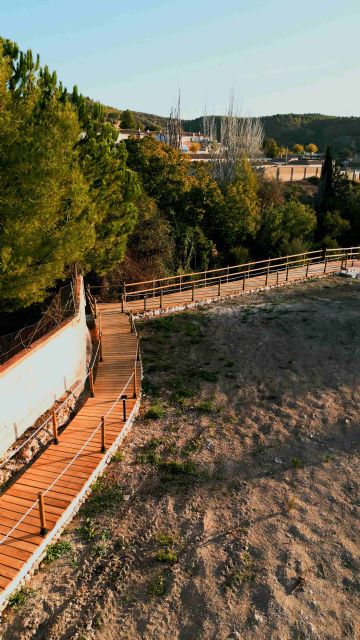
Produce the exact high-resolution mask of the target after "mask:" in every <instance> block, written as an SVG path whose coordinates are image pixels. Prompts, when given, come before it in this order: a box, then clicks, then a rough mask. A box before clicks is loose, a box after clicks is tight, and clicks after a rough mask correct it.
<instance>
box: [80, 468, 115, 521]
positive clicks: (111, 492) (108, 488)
mask: <svg viewBox="0 0 360 640" xmlns="http://www.w3.org/2000/svg"><path fill="white" fill-rule="evenodd" d="M122 500H123V489H122V486H121V485H119V484H116V483H112V482H110V480H109V479H108V478H107V477H106V476H103V477H101V478H99V479H98V480H96V481H95V482H94V484H93V485H92V494H91V496H90V498H89V499H88V500H87V502H86V503H85V505H84V507H83V511H84V514H85V515H87V516H90V515H91V516H94V515H97V514H99V513H102V512H104V511H108V510H109V509H113V508H114V507H115V506H116V504H119V503H120V502H122Z"/></svg>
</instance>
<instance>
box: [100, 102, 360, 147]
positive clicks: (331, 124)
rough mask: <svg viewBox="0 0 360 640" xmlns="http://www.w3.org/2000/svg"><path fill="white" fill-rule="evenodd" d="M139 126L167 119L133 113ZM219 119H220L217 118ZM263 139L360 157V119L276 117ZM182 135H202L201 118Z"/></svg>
mask: <svg viewBox="0 0 360 640" xmlns="http://www.w3.org/2000/svg"><path fill="white" fill-rule="evenodd" d="M107 109H108V113H109V114H111V115H110V118H114V117H116V119H120V117H121V111H120V110H119V109H114V108H112V107H107ZM134 115H135V116H136V118H137V120H138V122H139V126H143V127H149V128H150V129H156V128H160V129H161V128H164V127H165V125H166V118H165V117H163V116H157V115H154V114H151V113H142V112H134ZM216 117H219V116H216ZM261 120H262V122H263V125H264V130H265V137H266V138H275V140H276V141H277V142H278V144H279V145H284V146H287V147H290V148H291V147H293V145H294V144H296V143H300V144H308V143H309V142H314V143H315V144H316V145H317V146H318V147H319V149H320V151H322V150H323V149H324V147H325V146H326V145H327V144H330V145H331V146H332V147H333V149H334V151H335V152H336V151H341V150H343V149H352V150H353V151H356V152H358V153H360V117H355V116H354V117H349V118H345V117H340V116H326V115H322V114H320V113H307V114H296V113H287V114H277V115H273V116H264V117H262V118H261ZM183 127H184V130H185V131H194V132H197V131H202V130H203V117H202V116H200V117H198V118H194V119H192V120H183Z"/></svg>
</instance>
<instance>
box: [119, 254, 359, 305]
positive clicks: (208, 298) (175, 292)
mask: <svg viewBox="0 0 360 640" xmlns="http://www.w3.org/2000/svg"><path fill="white" fill-rule="evenodd" d="M285 260H286V258H285ZM296 262H297V263H298V262H299V260H297V261H296ZM301 262H302V261H301ZM359 265H360V261H359V260H355V259H352V260H351V263H349V266H351V267H359ZM343 266H344V260H342V259H340V260H339V259H329V260H325V261H324V260H321V261H318V262H313V263H310V264H306V262H305V261H303V264H301V265H299V264H295V266H293V265H291V264H290V263H289V266H287V265H286V263H284V264H282V265H281V268H279V269H273V270H272V271H271V270H270V269H267V267H266V265H265V266H262V267H261V268H255V269H253V270H250V271H249V272H247V271H246V270H244V271H243V272H241V273H237V274H235V275H232V273H231V272H230V274H227V273H222V274H220V275H216V276H214V277H209V278H208V279H207V280H206V279H204V278H202V279H200V280H196V279H194V280H192V281H191V280H190V281H187V282H184V283H183V284H182V285H179V284H178V283H175V284H171V285H165V286H164V288H162V287H161V286H156V287H153V288H151V286H149V289H148V290H147V291H146V290H142V291H136V289H135V290H134V291H131V292H130V293H127V295H126V304H127V306H128V308H129V309H131V311H132V313H133V314H134V315H135V316H137V315H160V314H163V313H169V312H172V311H180V310H183V309H185V308H191V307H195V306H197V305H199V304H205V303H210V302H214V301H216V300H222V299H226V298H231V297H235V296H239V295H242V294H243V293H251V292H252V291H257V290H259V289H261V288H264V287H276V286H281V285H283V286H284V285H286V284H290V283H291V282H296V281H300V280H305V279H307V278H319V277H322V276H326V275H331V274H334V273H337V272H339V271H340V270H341V269H342V268H343ZM219 271H222V272H225V269H221V270H219ZM193 275H195V276H196V275H197V274H189V275H188V276H186V277H188V278H192V276H193ZM171 279H173V278H169V279H168V280H171ZM154 282H156V281H154ZM139 284H140V285H141V284H142V283H139ZM127 286H128V287H132V286H133V285H132V284H131V283H130V284H129V285H127Z"/></svg>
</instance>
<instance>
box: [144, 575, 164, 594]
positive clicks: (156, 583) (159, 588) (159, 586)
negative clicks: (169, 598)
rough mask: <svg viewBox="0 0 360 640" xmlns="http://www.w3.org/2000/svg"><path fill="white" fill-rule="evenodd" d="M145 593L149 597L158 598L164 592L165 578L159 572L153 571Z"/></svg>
mask: <svg viewBox="0 0 360 640" xmlns="http://www.w3.org/2000/svg"><path fill="white" fill-rule="evenodd" d="M147 593H148V596H150V597H151V598H154V597H155V598H160V597H162V596H164V595H165V594H166V579H165V576H164V575H163V574H161V573H155V574H154V575H152V576H151V578H150V580H149V582H148V585H147Z"/></svg>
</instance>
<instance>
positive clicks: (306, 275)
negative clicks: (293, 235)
mask: <svg viewBox="0 0 360 640" xmlns="http://www.w3.org/2000/svg"><path fill="white" fill-rule="evenodd" d="M309 264H310V259H309V258H308V261H307V265H306V274H305V278H307V277H308V273H309Z"/></svg>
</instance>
